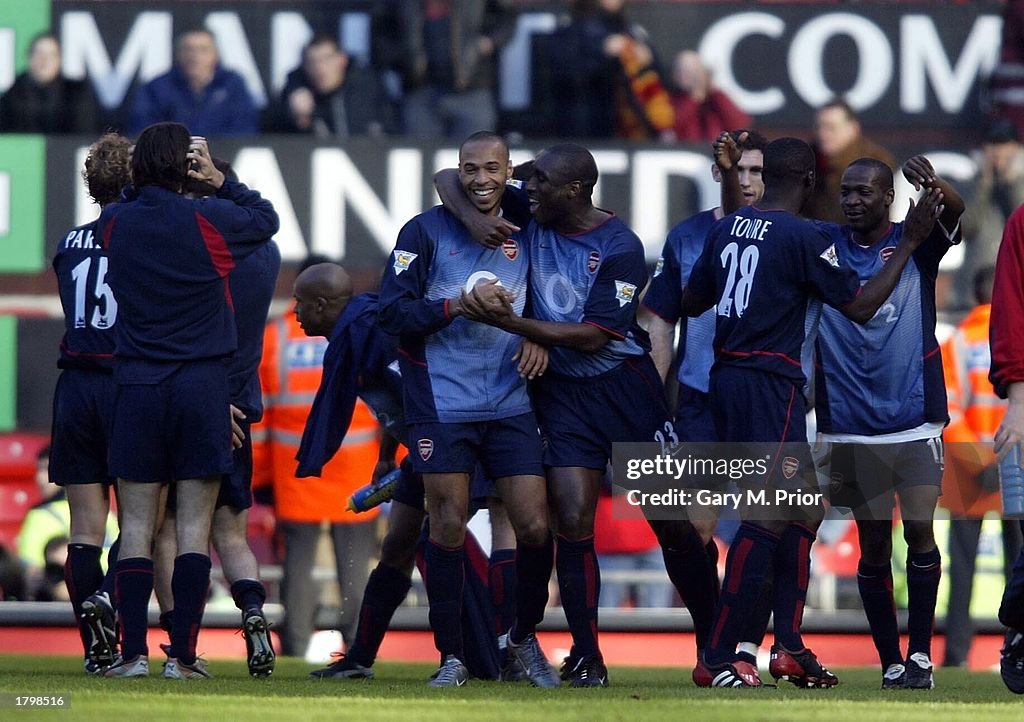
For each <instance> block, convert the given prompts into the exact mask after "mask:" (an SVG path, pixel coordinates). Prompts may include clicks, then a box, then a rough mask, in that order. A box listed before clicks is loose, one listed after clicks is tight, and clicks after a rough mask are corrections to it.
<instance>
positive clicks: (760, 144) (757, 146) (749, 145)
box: [729, 128, 768, 153]
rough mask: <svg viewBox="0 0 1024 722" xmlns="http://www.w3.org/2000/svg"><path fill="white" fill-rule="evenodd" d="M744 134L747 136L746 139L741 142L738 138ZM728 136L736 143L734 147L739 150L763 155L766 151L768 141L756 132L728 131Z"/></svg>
mask: <svg viewBox="0 0 1024 722" xmlns="http://www.w3.org/2000/svg"><path fill="white" fill-rule="evenodd" d="M744 133H746V134H747V139H746V140H743V141H741V140H740V136H741V135H743V134H744ZM729 135H731V136H732V139H733V140H734V141H736V145H737V146H738V147H739V149H740V150H759V151H761V152H762V153H764V152H765V151H766V150H767V149H768V139H767V138H765V137H764V136H763V135H761V134H760V133H758V132H757V131H756V130H750V129H749V128H740V129H739V130H730V131H729Z"/></svg>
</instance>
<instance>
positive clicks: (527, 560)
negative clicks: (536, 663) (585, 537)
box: [505, 536, 555, 643]
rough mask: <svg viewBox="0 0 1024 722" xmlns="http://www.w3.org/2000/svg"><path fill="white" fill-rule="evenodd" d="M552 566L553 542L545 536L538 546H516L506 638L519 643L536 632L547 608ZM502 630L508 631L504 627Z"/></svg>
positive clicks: (553, 559)
mask: <svg viewBox="0 0 1024 722" xmlns="http://www.w3.org/2000/svg"><path fill="white" fill-rule="evenodd" d="M554 565H555V543H554V541H553V540H552V539H551V537H550V536H549V537H548V538H547V539H546V540H545V542H544V543H543V544H541V545H540V546H529V545H527V544H522V543H520V544H517V545H516V563H515V567H514V574H513V575H512V576H513V583H514V584H516V600H515V610H516V612H515V613H516V618H515V620H514V622H515V623H514V625H509V626H510V627H512V629H511V632H510V636H511V638H512V642H513V643H519V642H522V641H523V639H524V638H525V637H527V636H528V635H530V634H533V632H534V631H535V630H536V629H537V625H538V624H540V622H541V620H542V619H544V608H545V607H547V605H548V582H550V581H551V569H552V568H553V567H554ZM505 631H508V628H506V630H505Z"/></svg>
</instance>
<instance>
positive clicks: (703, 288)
mask: <svg viewBox="0 0 1024 722" xmlns="http://www.w3.org/2000/svg"><path fill="white" fill-rule="evenodd" d="M689 288H690V289H691V292H692V293H694V294H695V295H696V297H697V298H698V299H699V300H700V305H701V306H702V307H704V308H708V307H710V306H712V305H716V307H717V316H716V328H715V364H716V366H717V365H729V366H737V367H745V368H755V369H759V370H762V371H767V372H770V373H775V374H779V375H781V376H785V377H787V378H789V379H791V380H792V381H793V382H795V383H797V384H798V385H800V386H803V385H804V383H805V382H806V378H805V375H804V371H803V368H802V365H801V359H802V358H803V357H804V356H805V355H806V353H805V346H806V343H807V340H808V330H809V328H808V327H809V324H808V315H809V314H812V313H815V312H816V311H817V301H819V300H820V301H824V302H825V303H828V304H830V305H832V306H837V307H841V306H844V305H846V304H848V303H850V302H851V301H853V299H854V298H856V296H857V294H858V293H859V292H860V281H859V279H858V277H857V274H856V272H855V271H854V270H853V269H852V268H850V267H848V266H844V265H843V263H842V261H841V259H840V258H839V255H838V253H837V251H836V248H835V244H834V242H833V240H832V238H831V237H830V236H829V235H828V234H827V233H826V232H825V231H823V230H822V229H820V228H818V227H816V226H815V225H814V224H812V223H810V222H809V221H806V220H804V219H802V218H800V217H799V216H796V215H794V214H792V213H789V212H788V211H782V210H762V209H760V208H757V207H756V206H747V207H746V208H741V209H740V210H738V211H737V212H736V213H733V214H732V215H730V216H726V217H725V218H723V219H722V220H721V221H719V222H718V223H716V224H715V225H714V226H713V227H712V229H711V231H710V232H709V233H708V239H707V243H706V244H705V246H704V250H703V252H702V253H701V256H700V258H698V259H697V262H696V264H694V267H693V270H692V272H691V273H690V283H689Z"/></svg>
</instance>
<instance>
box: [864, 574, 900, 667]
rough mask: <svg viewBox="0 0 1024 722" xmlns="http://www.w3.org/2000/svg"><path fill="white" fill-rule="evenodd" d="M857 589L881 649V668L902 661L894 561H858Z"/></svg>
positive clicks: (879, 655) (878, 646) (874, 638)
mask: <svg viewBox="0 0 1024 722" xmlns="http://www.w3.org/2000/svg"><path fill="white" fill-rule="evenodd" d="M857 589H858V590H860V599H861V602H862V603H863V604H864V614H865V615H866V616H867V618H868V626H869V627H870V628H871V637H872V639H873V640H874V642H875V649H877V650H878V659H879V660H880V661H881V662H882V669H885V668H886V667H888V666H889V665H890V664H901V663H902V662H903V654H902V653H901V652H900V630H899V624H898V622H897V621H896V601H895V599H894V598H893V594H892V564H883V565H881V566H875V565H873V564H867V563H865V562H863V561H862V562H861V563H860V564H859V565H857Z"/></svg>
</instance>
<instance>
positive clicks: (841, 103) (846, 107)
mask: <svg viewBox="0 0 1024 722" xmlns="http://www.w3.org/2000/svg"><path fill="white" fill-rule="evenodd" d="M829 108H838V109H839V110H841V111H843V114H844V115H846V117H847V118H849V119H850V120H857V114H856V113H855V112H853V108H852V107H850V104H849V103H847V102H846V99H845V98H832V100H830V101H828V102H827V103H825V104H824V105H822V106H819V107H818V110H819V111H820V110H827V109H829Z"/></svg>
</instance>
